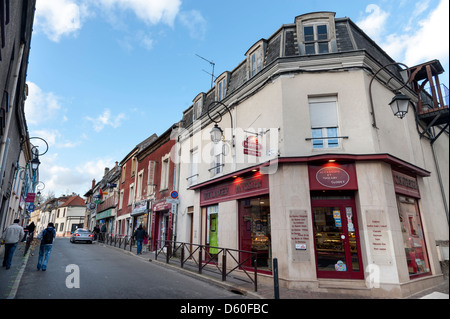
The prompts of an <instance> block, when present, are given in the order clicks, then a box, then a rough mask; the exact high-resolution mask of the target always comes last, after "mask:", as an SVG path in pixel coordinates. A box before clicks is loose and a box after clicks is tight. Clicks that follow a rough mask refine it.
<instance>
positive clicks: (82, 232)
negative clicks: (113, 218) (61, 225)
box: [70, 228, 94, 244]
mask: <svg viewBox="0 0 450 319" xmlns="http://www.w3.org/2000/svg"><path fill="white" fill-rule="evenodd" d="M93 240H94V235H93V234H92V232H91V231H90V230H89V229H86V228H78V229H77V230H75V231H74V232H73V234H72V237H70V242H71V243H72V244H73V243H75V242H77V241H83V242H87V243H89V244H92V241H93Z"/></svg>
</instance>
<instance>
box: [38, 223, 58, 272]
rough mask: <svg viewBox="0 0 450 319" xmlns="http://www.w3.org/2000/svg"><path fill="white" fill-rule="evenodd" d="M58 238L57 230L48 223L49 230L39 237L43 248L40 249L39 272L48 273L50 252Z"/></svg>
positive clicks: (46, 229)
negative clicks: (56, 237)
mask: <svg viewBox="0 0 450 319" xmlns="http://www.w3.org/2000/svg"><path fill="white" fill-rule="evenodd" d="M55 236H56V230H55V226H54V225H53V223H48V226H47V228H45V229H44V230H43V231H41V233H40V234H39V235H38V237H37V238H38V239H40V240H41V246H40V247H39V258H38V264H37V270H41V269H42V271H46V270H47V263H48V259H49V258H50V252H51V251H52V247H53V240H54V239H55Z"/></svg>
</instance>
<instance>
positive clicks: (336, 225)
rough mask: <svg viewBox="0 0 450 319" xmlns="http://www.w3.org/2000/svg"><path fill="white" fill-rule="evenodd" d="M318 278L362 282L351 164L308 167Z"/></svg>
mask: <svg viewBox="0 0 450 319" xmlns="http://www.w3.org/2000/svg"><path fill="white" fill-rule="evenodd" d="M308 170H309V186H310V190H311V209H312V217H313V226H314V248H315V256H316V269H317V277H318V278H340V279H363V278H364V271H363V270H364V268H363V265H362V260H361V248H360V242H359V231H358V218H357V212H356V205H355V196H354V193H355V191H357V190H358V182H357V178H356V169H355V164H354V163H349V164H338V163H335V162H334V163H326V164H323V165H309V167H308Z"/></svg>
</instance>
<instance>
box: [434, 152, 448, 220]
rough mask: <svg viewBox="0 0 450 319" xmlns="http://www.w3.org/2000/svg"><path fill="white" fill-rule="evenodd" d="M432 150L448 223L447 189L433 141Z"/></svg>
mask: <svg viewBox="0 0 450 319" xmlns="http://www.w3.org/2000/svg"><path fill="white" fill-rule="evenodd" d="M431 150H432V151H433V158H434V164H435V165H436V171H437V176H438V180H439V187H440V188H441V195H442V200H443V202H444V208H445V214H446V215H447V223H449V216H448V205H447V198H446V196H445V189H444V185H443V183H442V177H441V170H440V168H439V162H438V159H437V156H436V150H435V149H434V143H431Z"/></svg>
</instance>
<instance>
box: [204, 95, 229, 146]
mask: <svg viewBox="0 0 450 319" xmlns="http://www.w3.org/2000/svg"><path fill="white" fill-rule="evenodd" d="M216 104H220V105H222V106H223V107H224V108H225V109H226V111H227V112H228V114H230V123H231V135H232V138H231V145H232V146H233V147H234V131H233V116H232V115H231V111H230V109H229V108H228V107H227V106H226V105H225V104H223V103H222V102H219V101H215V102H212V103H211V104H210V105H209V106H208V109H207V114H208V117H209V119H210V120H211V121H212V122H214V123H215V124H214V127H213V128H212V130H211V132H210V135H211V141H212V142H213V143H214V144H217V143H219V142H220V141H224V137H223V130H222V129H221V128H220V127H219V125H218V123H220V122H221V121H222V114H220V112H219V111H217V114H219V119H218V120H215V119H213V118H212V117H211V115H210V114H209V112H210V110H211V108H212V106H214V105H216Z"/></svg>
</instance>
